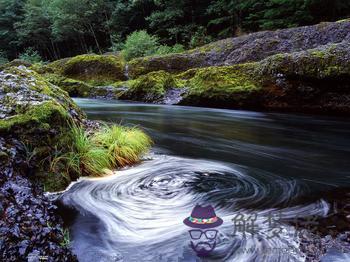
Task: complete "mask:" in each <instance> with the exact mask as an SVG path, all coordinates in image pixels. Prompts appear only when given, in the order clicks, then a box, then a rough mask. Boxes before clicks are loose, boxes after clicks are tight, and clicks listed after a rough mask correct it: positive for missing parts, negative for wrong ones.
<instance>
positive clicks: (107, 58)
mask: <svg viewBox="0 0 350 262" xmlns="http://www.w3.org/2000/svg"><path fill="white" fill-rule="evenodd" d="M48 69H50V70H52V71H53V72H54V73H56V74H59V75H62V76H65V77H68V78H72V79H75V80H80V81H84V82H87V83H88V84H91V85H108V84H111V83H114V82H116V81H122V80H126V76H125V63H124V61H123V59H122V58H121V57H120V56H115V55H94V54H87V55H79V56H76V57H73V58H66V59H62V60H58V61H55V62H53V63H51V64H49V65H48Z"/></svg>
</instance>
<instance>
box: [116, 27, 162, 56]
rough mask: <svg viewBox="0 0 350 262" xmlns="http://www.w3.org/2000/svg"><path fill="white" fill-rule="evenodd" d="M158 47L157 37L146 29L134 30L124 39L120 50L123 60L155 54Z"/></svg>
mask: <svg viewBox="0 0 350 262" xmlns="http://www.w3.org/2000/svg"><path fill="white" fill-rule="evenodd" d="M158 47H159V43H158V38H157V37H155V36H152V35H149V34H148V33H147V32H146V31H144V30H141V31H135V32H133V33H132V34H131V35H129V36H128V37H127V39H126V41H125V44H124V49H123V51H122V53H123V56H124V58H125V60H127V61H129V60H131V59H133V58H136V57H141V56H149V55H152V54H155V53H156V51H157V49H158Z"/></svg>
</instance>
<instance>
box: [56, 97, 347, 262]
mask: <svg viewBox="0 0 350 262" xmlns="http://www.w3.org/2000/svg"><path fill="white" fill-rule="evenodd" d="M76 102H77V103H78V105H79V106H80V107H82V108H83V109H84V110H85V111H86V112H87V114H88V116H89V118H90V119H96V120H104V121H108V122H112V123H117V124H119V123H121V124H124V125H131V126H133V125H138V126H140V127H142V128H143V129H144V130H145V131H146V132H147V133H148V134H149V135H150V136H151V137H152V139H153V140H154V142H155V145H154V147H153V149H152V152H151V154H150V155H148V156H146V159H145V161H143V162H142V163H141V164H139V165H137V166H135V167H131V168H128V169H124V170H121V171H116V172H115V174H114V175H111V176H108V177H104V178H96V179H81V180H79V181H78V182H76V183H73V184H72V185H71V187H70V188H69V189H68V190H67V191H66V192H65V193H63V194H62V196H61V200H62V201H63V202H64V203H65V204H66V205H67V206H70V207H73V208H74V209H75V210H77V211H79V212H78V215H77V216H76V217H75V219H74V220H73V221H72V225H71V237H72V245H73V248H74V251H75V253H76V254H77V255H78V258H79V260H80V261H201V260H200V259H199V258H198V257H197V256H196V255H195V254H194V252H193V251H192V250H191V248H190V246H189V242H190V236H189V234H188V230H189V228H188V227H186V226H185V225H184V224H183V220H184V219H185V218H186V217H188V216H189V215H190V213H191V210H192V208H193V207H194V206H195V204H197V203H199V204H204V205H206V204H211V205H213V206H214V207H215V211H216V214H217V215H218V216H219V217H221V218H222V219H223V220H224V223H223V225H222V226H220V227H219V228H218V230H219V234H218V239H217V246H216V248H215V250H214V252H213V254H212V255H211V256H210V258H206V259H202V260H203V261H283V262H284V261H303V259H304V257H303V254H301V253H299V252H294V251H295V250H296V249H297V247H298V244H299V243H298V241H299V240H298V238H296V237H295V236H294V233H295V228H293V226H292V225H291V224H290V223H286V222H283V221H287V220H288V219H293V218H295V217H307V216H324V215H326V214H327V212H329V203H328V202H327V199H326V198H325V197H324V196H325V194H326V192H328V191H330V190H335V189H337V188H345V187H350V179H349V176H350V161H349V159H350V158H349V156H350V122H349V121H348V120H346V119H340V118H326V117H314V116H300V115H298V116H297V115H290V114H272V113H256V112H247V111H234V110H220V109H208V108H195V107H179V106H164V105H146V104H139V103H128V102H122V101H105V100H95V99H76ZM310 196H312V197H310ZM272 211H276V212H277V211H280V212H281V214H282V217H283V219H282V220H280V221H279V222H278V227H279V228H280V229H281V230H280V232H279V237H271V225H269V224H268V223H267V222H266V221H267V220H268V219H269V217H270V214H271V212H272ZM237 214H242V215H245V218H246V221H248V217H249V216H256V221H255V225H257V226H258V230H256V231H255V232H251V231H249V230H246V231H245V230H237V229H238V227H235V224H234V219H235V218H237ZM244 235H245V236H244ZM293 248H296V249H293ZM272 249H274V250H275V252H264V251H266V250H272ZM276 249H278V250H277V251H276ZM247 250H248V251H247ZM281 250H285V251H284V252H280V251H281ZM292 250H294V251H293V252H292Z"/></svg>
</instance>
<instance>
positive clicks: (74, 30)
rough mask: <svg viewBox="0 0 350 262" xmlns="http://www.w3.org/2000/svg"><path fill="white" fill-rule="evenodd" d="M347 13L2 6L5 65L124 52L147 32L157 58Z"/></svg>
mask: <svg viewBox="0 0 350 262" xmlns="http://www.w3.org/2000/svg"><path fill="white" fill-rule="evenodd" d="M349 15H350V1H342V0H293V1H291V0H245V1H242V0H215V1H214V0H201V1H198V0H196V1H189V0H176V1H175V0H145V1H131V0H94V1H92V0H0V46H1V48H2V51H4V52H3V55H2V57H3V58H4V59H13V58H16V57H18V56H19V54H20V53H23V52H24V51H25V50H26V49H27V48H33V50H36V51H38V52H39V54H40V56H41V57H43V58H44V59H46V60H55V59H58V58H62V57H67V56H74V55H77V54H82V53H90V52H95V53H103V52H106V51H108V50H113V51H115V50H120V49H122V48H123V47H124V44H125V43H124V41H125V39H126V38H127V36H129V35H131V34H132V33H133V32H134V31H141V30H146V31H147V32H148V33H149V34H151V35H153V36H154V37H153V36H151V38H152V39H157V41H156V42H157V44H158V45H161V48H160V51H159V52H158V53H169V52H172V50H169V47H168V46H173V45H175V44H182V45H184V46H185V47H187V48H192V47H196V46H199V45H202V44H205V43H207V42H209V41H212V40H215V39H220V38H224V37H230V36H235V35H239V34H242V33H245V32H252V31H257V30H261V29H276V28H282V27H283V28H284V27H292V26H299V25H307V24H314V23H318V22H320V21H334V20H339V19H342V18H346V17H348V16H349ZM141 32H143V31H141ZM126 44H127V43H126ZM139 51H140V50H139ZM148 51H149V50H145V53H146V54H147V53H148ZM153 51H154V50H153ZM141 55H144V54H142V53H141Z"/></svg>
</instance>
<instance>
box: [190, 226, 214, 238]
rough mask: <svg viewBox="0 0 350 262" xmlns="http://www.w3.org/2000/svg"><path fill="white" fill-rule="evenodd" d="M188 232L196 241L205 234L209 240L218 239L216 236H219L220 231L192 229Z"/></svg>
mask: <svg viewBox="0 0 350 262" xmlns="http://www.w3.org/2000/svg"><path fill="white" fill-rule="evenodd" d="M188 232H189V233H190V236H191V238H192V239H194V240H197V239H200V238H201V237H202V235H203V234H204V235H205V236H206V238H207V239H209V240H214V239H215V238H216V235H217V234H218V231H217V230H215V229H210V230H205V231H202V230H200V229H192V230H190V231H188Z"/></svg>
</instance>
